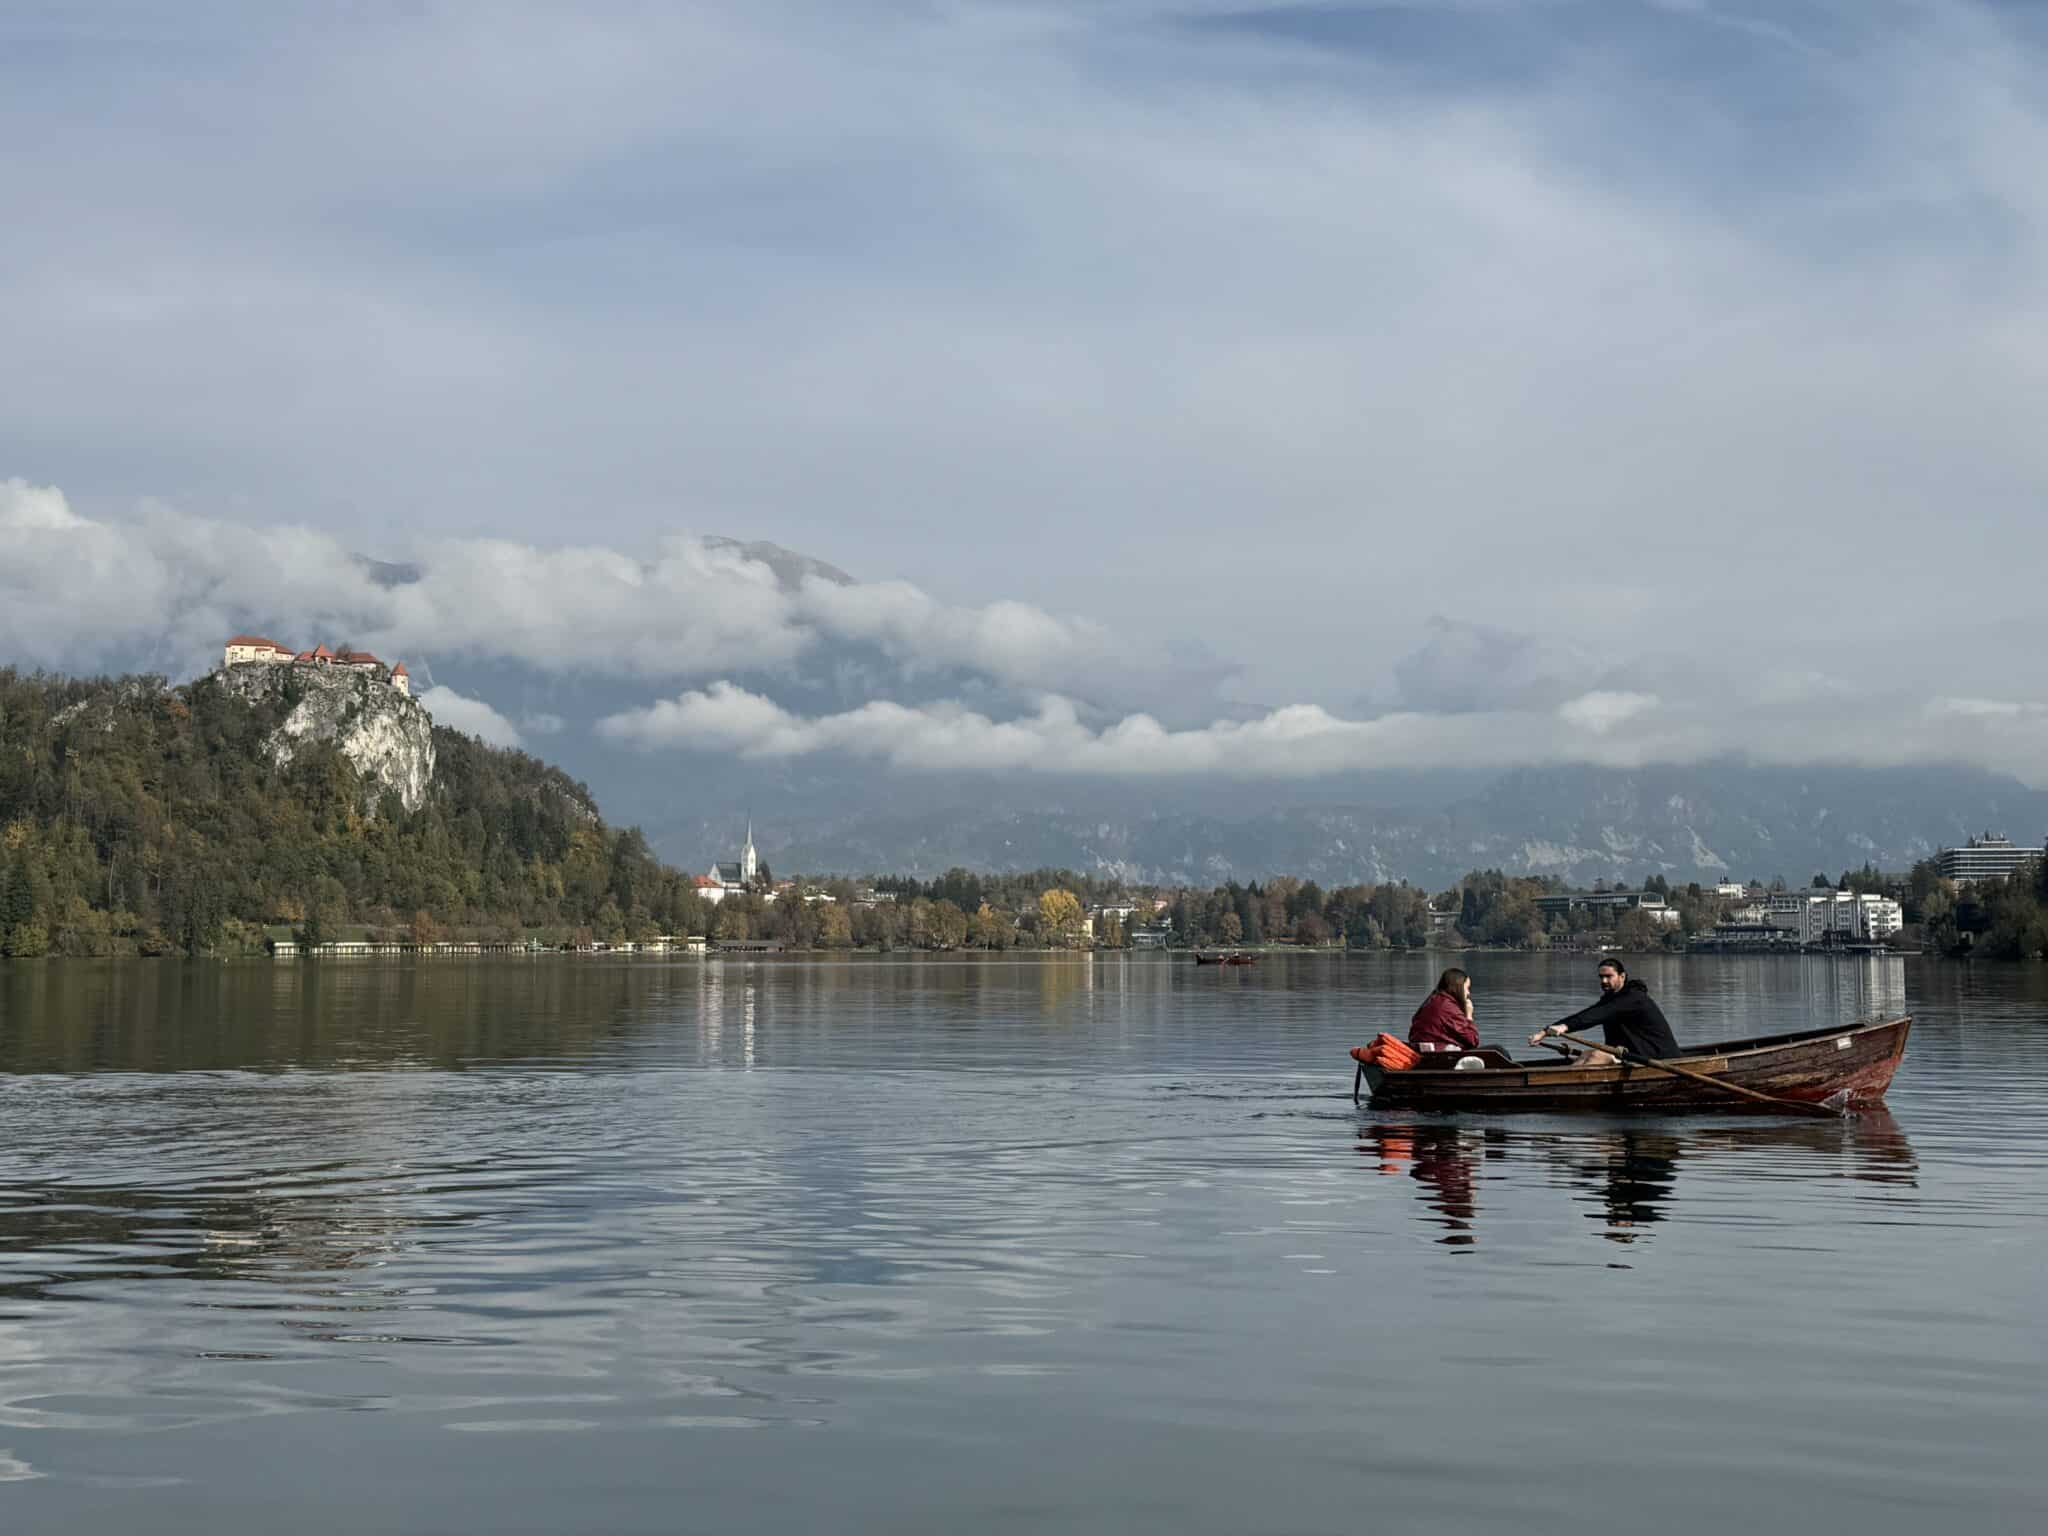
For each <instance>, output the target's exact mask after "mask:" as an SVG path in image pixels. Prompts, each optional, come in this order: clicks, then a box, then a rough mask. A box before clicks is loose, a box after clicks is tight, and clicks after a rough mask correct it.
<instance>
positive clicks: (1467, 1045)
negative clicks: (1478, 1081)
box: [1408, 966, 1479, 1051]
mask: <svg viewBox="0 0 2048 1536" xmlns="http://www.w3.org/2000/svg"><path fill="white" fill-rule="evenodd" d="M1408 1039H1409V1042H1410V1043H1411V1044H1414V1045H1434V1046H1436V1047H1437V1048H1438V1049H1439V1050H1442V1049H1445V1048H1447V1047H1453V1046H1455V1047H1457V1048H1459V1049H1461V1050H1467V1051H1476V1050H1478V1049H1479V1031H1478V1030H1477V1029H1476V1028H1474V1027H1473V1024H1472V978H1471V977H1470V976H1467V975H1466V974H1465V973H1464V972H1463V971H1461V970H1458V969H1457V968H1456V967H1455V966H1454V967H1452V968H1451V969H1450V970H1448V971H1445V972H1444V973H1443V975H1441V976H1440V977H1438V978H1437V983H1436V990H1435V991H1434V992H1432V993H1430V994H1429V996H1428V997H1426V998H1424V999H1423V1000H1422V1006H1421V1007H1420V1008H1418V1009H1416V1010H1415V1017H1414V1018H1413V1019H1411V1020H1409V1022H1408Z"/></svg>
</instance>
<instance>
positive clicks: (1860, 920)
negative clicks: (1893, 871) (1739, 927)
mask: <svg viewBox="0 0 2048 1536" xmlns="http://www.w3.org/2000/svg"><path fill="white" fill-rule="evenodd" d="M1764 920H1765V921H1766V922H1768V923H1769V924H1770V925H1771V926H1772V927H1774V928H1783V929H1785V930H1787V931H1788V932H1790V933H1793V934H1796V935H1797V936H1798V939H1799V942H1800V943H1802V944H1881V943H1883V942H1884V941H1885V940H1886V939H1888V938H1890V937H1891V936H1892V935H1893V934H1895V933H1897V932H1898V931H1899V930H1900V929H1901V928H1903V927H1904V926H1905V924H1906V917H1905V912H1904V911H1903V910H1902V909H1901V908H1900V906H1899V904H1898V903H1897V902H1896V901H1893V900H1892V899H1891V898H1890V897H1888V896H1870V895H1862V896H1859V895H1857V894H1856V893H1855V892H1853V891H1786V892H1784V893H1782V894H1780V895H1776V896H1771V897H1768V898H1766V900H1765V902H1764Z"/></svg>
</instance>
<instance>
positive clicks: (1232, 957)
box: [1195, 950, 1259, 965]
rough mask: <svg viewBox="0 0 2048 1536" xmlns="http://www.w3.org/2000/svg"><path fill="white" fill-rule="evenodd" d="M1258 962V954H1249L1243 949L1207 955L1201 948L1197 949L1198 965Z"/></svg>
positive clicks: (1252, 963)
mask: <svg viewBox="0 0 2048 1536" xmlns="http://www.w3.org/2000/svg"><path fill="white" fill-rule="evenodd" d="M1258 963H1259V957H1258V956H1257V955H1247V954H1245V953H1243V952H1242V951H1236V952H1233V953H1231V954H1228V955H1205V954H1203V953H1202V952H1201V951H1200V950H1196V951H1195V964H1197V965H1257V964H1258Z"/></svg>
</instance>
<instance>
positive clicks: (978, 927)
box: [973, 901, 1011, 949]
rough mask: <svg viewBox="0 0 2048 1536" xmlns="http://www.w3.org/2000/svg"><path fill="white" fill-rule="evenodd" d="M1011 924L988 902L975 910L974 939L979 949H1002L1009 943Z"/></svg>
mask: <svg viewBox="0 0 2048 1536" xmlns="http://www.w3.org/2000/svg"><path fill="white" fill-rule="evenodd" d="M1010 931H1011V930H1010V924H1009V922H1008V921H1007V920H1006V919H1005V918H1003V917H1002V916H1001V915H1000V914H998V913H997V912H996V910H995V909H994V908H993V907H991V906H990V905H989V904H988V903H987V902H985V901H984V902H983V903H982V904H981V905H980V906H979V907H977V908H976V909H975V913H974V926H973V938H974V943H975V946H976V947H977V948H980V949H1001V948H1003V947H1004V946H1005V945H1006V944H1008V943H1009V939H1010Z"/></svg>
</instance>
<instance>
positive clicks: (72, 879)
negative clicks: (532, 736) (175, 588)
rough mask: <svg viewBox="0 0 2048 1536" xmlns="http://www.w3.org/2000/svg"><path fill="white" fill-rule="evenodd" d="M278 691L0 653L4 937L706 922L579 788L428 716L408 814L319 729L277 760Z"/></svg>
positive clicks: (255, 937)
mask: <svg viewBox="0 0 2048 1536" xmlns="http://www.w3.org/2000/svg"><path fill="white" fill-rule="evenodd" d="M287 712H288V702H287V701H286V700H285V699H283V698H279V699H258V700H256V701H253V702H252V701H250V700H248V699H245V698H243V697H240V696H238V695H237V694H236V693H235V692H233V691H232V690H230V689H228V688H226V687H223V686H222V684H221V682H220V680H219V679H218V678H215V677H206V678H201V679H200V680H198V681H197V682H194V683H191V684H188V685H185V686H183V687H178V688H171V687H168V686H166V684H165V682H164V680H163V679H162V678H160V677H147V676H144V677H122V678H114V679H107V678H99V679H90V680H81V679H71V678H64V677H54V676H47V675H43V674H35V675H24V674H22V673H20V672H18V671H15V670H14V669H11V668H0V954H7V955H40V954H71V955H94V954H132V953H144V954H152V953H156V954H162V953H172V952H177V951H183V952H187V953H192V954H205V953H222V952H233V951H235V950H238V949H244V948H251V947H254V946H256V945H257V944H259V943H260V942H261V939H262V937H263V928H264V927H265V925H275V924H287V925H290V926H291V927H292V928H293V929H295V930H296V931H298V932H300V933H302V934H304V935H306V936H308V937H311V938H315V939H317V938H321V937H332V936H334V935H335V934H336V933H337V932H338V931H342V930H343V929H344V928H346V927H350V926H353V927H359V928H369V929H373V930H379V931H382V932H387V933H390V934H392V935H394V936H400V935H404V936H414V937H421V938H426V937H446V936H452V935H457V934H461V935H473V936H481V937H499V938H510V937H514V936H517V935H519V934H521V933H523V932H532V931H536V930H537V931H539V932H541V933H543V934H547V935H549V936H560V937H568V936H570V935H571V934H573V933H574V932H575V931H576V930H578V929H582V928H588V929H590V930H592V931H593V932H594V933H595V934H596V936H598V937H611V938H622V937H635V936H640V935H644V934H651V933H656V932H663V931H685V930H689V931H696V932H702V931H703V927H702V925H703V919H704V914H703V913H702V911H701V909H700V907H699V903H698V901H697V898H696V896H695V895H694V894H693V893H692V892H691V891H690V888H689V882H688V880H687V879H686V878H685V877H683V876H680V875H678V874H677V873H676V872H675V871H674V870H671V869H669V868H667V867H665V866H664V865H662V864H661V863H660V862H659V861H658V860H656V859H655V858H654V856H653V855H652V854H651V853H650V852H649V851H648V848H647V844H646V842H645V840H644V839H643V838H642V837H641V836H640V834H639V832H638V831H637V830H635V829H626V830H619V829H614V828H610V827H607V826H606V825H605V824H604V822H603V820H602V819H601V818H600V817H599V815H598V812H597V807H596V806H595V805H594V804H593V803H592V802H591V799H590V795H589V793H588V791H586V790H585V789H584V787H583V786H582V785H580V784H578V783H577V782H576V781H575V780H573V779H571V778H569V777H568V776H567V775H565V774H563V773H562V772H560V771H559V770H557V769H554V768H551V767H549V766H548V765H546V764H545V763H542V762H539V761H538V760H536V759H534V758H532V757H529V756H527V755H526V754H524V753H521V752H512V751H504V750H500V749H497V748H493V747H487V746H485V745H483V744H482V743H481V742H479V741H477V740H476V739H475V738H473V737H469V736H465V735H462V734H461V733H459V732H456V731H451V730H447V729H444V728H441V727H438V726H437V727H435V728H434V730H433V745H434V756H435V762H436V766H435V769H434V774H433V780H432V784H431V786H430V789H429V792H428V794H427V796H426V797H425V800H424V803H422V804H421V805H420V806H419V807H418V809H416V810H412V811H408V810H407V809H406V808H405V806H404V805H403V804H402V803H401V801H400V798H399V796H398V795H397V794H395V793H389V792H385V793H381V794H380V793H378V792H377V787H376V785H375V784H374V783H373V782H370V781H367V780H366V779H365V778H364V777H363V776H362V775H361V774H359V772H358V770H357V769H356V767H355V765H354V764H353V763H352V762H351V761H350V760H349V758H348V757H347V756H346V755H345V754H344V753H343V752H341V751H340V750H339V749H337V748H336V747H335V746H334V745H333V744H331V743H322V742H308V743H305V744H304V745H302V746H300V747H299V749H298V750H297V752H296V754H295V755H294V757H293V760H292V761H291V762H290V763H289V764H288V765H287V766H284V767H277V766H274V765H273V762H272V755H271V753H270V752H269V751H267V750H266V745H265V744H266V741H267V740H268V738H269V737H270V736H271V733H272V732H274V731H275V730H276V729H277V727H278V725H279V724H280V722H281V721H282V720H283V718H284V716H285V714H286V713H287Z"/></svg>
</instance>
